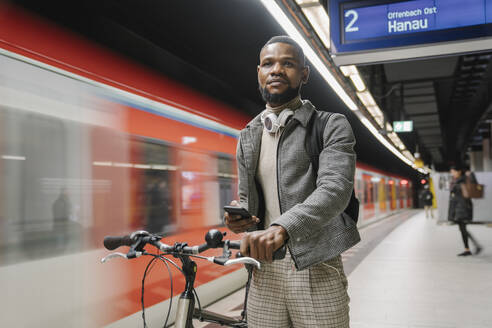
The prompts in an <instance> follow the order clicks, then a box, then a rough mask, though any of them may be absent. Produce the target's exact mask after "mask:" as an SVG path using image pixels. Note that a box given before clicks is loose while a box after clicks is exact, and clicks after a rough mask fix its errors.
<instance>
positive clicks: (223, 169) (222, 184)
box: [217, 155, 237, 223]
mask: <svg viewBox="0 0 492 328" xmlns="http://www.w3.org/2000/svg"><path fill="white" fill-rule="evenodd" d="M217 162H218V166H219V171H218V181H219V209H220V216H219V223H222V217H223V216H224V205H229V204H230V203H231V201H232V200H234V199H236V194H237V188H236V178H237V176H236V175H235V170H236V164H235V162H234V161H233V159H232V156H229V157H226V155H220V156H219V157H218V159H217Z"/></svg>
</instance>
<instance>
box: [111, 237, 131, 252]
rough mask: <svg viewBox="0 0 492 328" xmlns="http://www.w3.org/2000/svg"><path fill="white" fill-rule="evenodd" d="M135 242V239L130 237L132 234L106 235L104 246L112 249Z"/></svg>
mask: <svg viewBox="0 0 492 328" xmlns="http://www.w3.org/2000/svg"><path fill="white" fill-rule="evenodd" d="M133 242H134V241H133V240H132V239H131V238H130V235H126V236H106V237H104V247H106V249H108V250H110V251H112V250H113V249H116V248H118V247H120V246H131V245H132V244H133Z"/></svg>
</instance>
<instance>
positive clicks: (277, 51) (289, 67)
mask: <svg viewBox="0 0 492 328" xmlns="http://www.w3.org/2000/svg"><path fill="white" fill-rule="evenodd" d="M308 76H309V69H308V67H307V66H304V63H302V62H301V58H299V54H298V53H297V51H296V50H295V48H294V47H293V46H291V45H290V44H288V43H281V42H277V43H272V44H269V45H267V46H266V47H264V48H263V50H262V51H261V52H260V64H259V65H258V85H259V89H260V92H261V94H262V96H263V99H264V100H265V101H266V102H267V104H268V105H270V106H279V105H282V104H284V103H286V102H288V101H289V100H291V99H293V98H294V97H296V96H297V95H298V94H299V89H300V87H301V85H302V84H303V83H306V82H307V79H308Z"/></svg>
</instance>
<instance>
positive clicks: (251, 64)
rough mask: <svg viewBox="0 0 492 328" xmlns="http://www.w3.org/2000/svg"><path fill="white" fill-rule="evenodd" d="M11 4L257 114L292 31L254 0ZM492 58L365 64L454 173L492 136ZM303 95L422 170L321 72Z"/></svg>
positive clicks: (369, 148) (390, 160) (409, 143)
mask: <svg viewBox="0 0 492 328" xmlns="http://www.w3.org/2000/svg"><path fill="white" fill-rule="evenodd" d="M11 2H14V3H15V4H18V5H21V6H24V8H26V9H28V10H29V11H31V12H33V13H35V14H37V15H39V16H41V17H43V18H44V19H48V20H50V21H52V22H54V23H56V24H59V25H62V26H64V27H65V28H68V29H70V30H72V31H74V32H75V33H78V34H80V35H81V36H83V37H84V38H87V39H90V40H92V41H93V42H97V43H99V44H100V45H101V46H104V47H107V48H110V49H112V50H113V51H115V52H118V53H119V54H120V55H123V56H126V57H128V58H131V59H132V60H134V61H136V62H139V63H140V64H142V65H146V66H147V67H149V68H151V69H152V70H153V71H155V72H159V73H161V74H164V75H166V76H169V77H171V78H174V79H176V80H178V81H180V82H182V83H184V84H186V85H189V86H191V87H192V88H195V89H196V90H198V91H200V92H203V93H205V94H207V95H210V96H212V97H214V98H216V99H220V100H222V101H224V102H226V103H228V104H230V105H231V106H234V107H236V108H238V109H240V110H242V111H244V112H246V113H248V114H249V115H251V116H253V115H256V114H257V113H259V112H260V111H261V110H262V108H263V106H264V104H263V102H262V101H261V99H260V96H259V93H258V90H257V82H256V65H257V63H258V52H259V50H260V49H261V47H262V45H263V44H264V43H265V42H266V41H267V40H268V39H269V38H270V37H271V36H273V35H279V34H285V32H284V31H283V30H282V29H281V27H280V26H279V25H278V24H277V23H276V22H275V21H274V20H273V19H272V17H271V16H270V15H269V14H268V12H266V10H265V9H264V8H263V6H262V5H261V3H260V2H259V1H253V0H250V1H242V0H227V1H224V0H208V1H193V0H181V1H156V0H139V1H132V0H99V1H95V0H86V1H79V2H69V1H55V0H52V1H49V0H48V1H32V0H31V1H30V0H12V1H11ZM281 2H282V3H289V4H295V2H294V1H291V0H281ZM322 2H323V3H326V0H323V1H322ZM81 55H84V54H81ZM491 58H492V57H491V55H490V54H488V53H481V54H467V55H463V56H453V57H443V58H438V59H426V60H420V61H406V62H398V63H385V64H378V65H366V66H361V67H359V70H360V72H361V74H362V76H363V77H364V80H365V81H366V84H367V85H368V87H369V89H370V90H371V93H372V94H373V96H374V98H375V100H376V101H377V102H378V104H379V105H380V108H381V109H382V110H383V112H384V113H385V116H386V119H387V120H388V121H389V122H391V121H393V120H403V119H405V120H406V119H408V120H413V121H414V129H415V130H414V132H412V133H405V134H403V133H402V134H399V136H400V138H401V139H402V141H403V142H404V143H405V145H406V147H407V148H408V149H409V150H410V151H412V152H415V151H417V148H418V151H419V152H420V153H421V154H422V157H423V158H424V161H425V162H426V164H432V165H434V166H435V167H436V168H438V169H447V166H448V165H449V164H451V163H452V162H456V161H459V160H461V159H463V158H464V156H465V150H466V149H468V147H475V148H477V147H479V146H480V144H481V140H482V138H483V137H484V136H487V133H489V132H487V133H486V132H484V127H487V126H488V123H487V124H486V123H484V122H486V120H489V119H492V111H490V112H491V113H490V114H487V113H488V111H487V109H490V104H491V99H490V96H489V95H490V94H492V92H491V91H492V90H490V89H491V84H490V83H489V82H490V81H491V75H492V68H491V66H492V65H490V62H491ZM303 97H304V98H309V99H310V100H311V101H312V102H313V103H314V104H315V105H316V106H317V107H318V108H320V109H323V110H330V111H335V112H341V113H344V114H345V115H346V116H347V117H348V119H349V121H350V122H351V124H352V127H353V129H354V132H355V134H356V138H357V146H356V150H357V154H358V158H359V160H361V161H364V162H366V163H367V164H370V165H373V166H376V167H378V168H381V169H384V170H386V171H390V172H394V173H397V174H401V175H406V176H414V177H415V176H416V173H415V171H414V170H413V169H411V168H409V167H408V166H407V165H406V164H403V163H402V162H401V161H400V160H398V159H397V158H396V157H395V156H394V155H392V154H391V153H390V152H389V151H388V150H387V149H386V148H385V147H384V146H382V145H381V144H380V143H379V142H378V141H376V139H375V138H374V137H373V136H372V135H371V134H370V133H369V132H368V131H367V129H366V128H365V127H364V126H362V124H361V123H360V121H359V120H358V118H356V116H355V115H354V114H353V113H352V112H350V111H349V110H348V109H347V108H346V106H345V105H344V104H343V103H342V102H341V100H340V99H339V98H338V96H337V95H336V94H335V93H334V92H333V91H332V90H331V88H330V87H329V86H328V85H327V84H326V82H325V81H324V80H323V79H322V77H321V76H320V75H319V74H318V73H317V72H316V71H315V70H312V74H311V77H310V82H309V83H308V85H307V86H306V87H305V88H304V90H303ZM479 127H481V128H479ZM417 145H418V146H417ZM374 153H378V154H380V155H381V156H373V154H374Z"/></svg>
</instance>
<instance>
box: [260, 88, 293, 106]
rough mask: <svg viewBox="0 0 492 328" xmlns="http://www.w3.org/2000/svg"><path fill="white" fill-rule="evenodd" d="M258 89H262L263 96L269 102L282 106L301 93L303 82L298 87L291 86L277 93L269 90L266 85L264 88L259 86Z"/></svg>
mask: <svg viewBox="0 0 492 328" xmlns="http://www.w3.org/2000/svg"><path fill="white" fill-rule="evenodd" d="M258 90H260V94H261V97H262V98H263V100H264V101H265V102H266V103H267V104H270V105H276V106H280V105H283V104H285V103H287V102H289V101H291V100H292V99H294V98H295V97H297V96H298V95H299V92H300V91H301V84H299V86H298V87H297V88H292V87H290V86H289V88H288V89H287V90H285V91H284V92H282V93H275V94H272V93H270V92H268V90H267V88H266V86H265V87H264V88H262V87H261V86H258Z"/></svg>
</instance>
